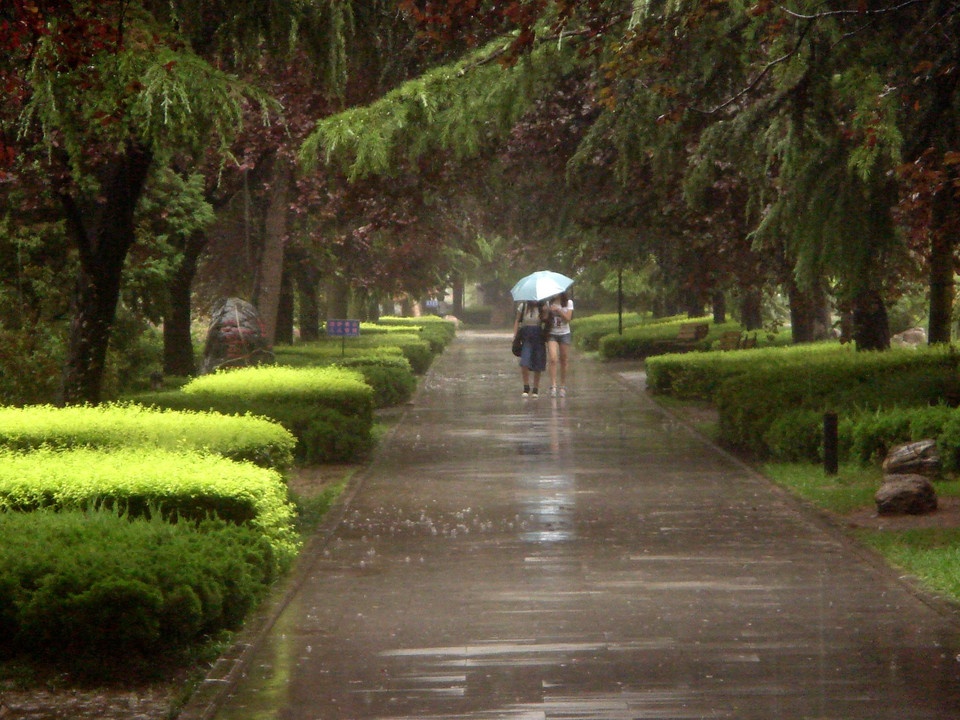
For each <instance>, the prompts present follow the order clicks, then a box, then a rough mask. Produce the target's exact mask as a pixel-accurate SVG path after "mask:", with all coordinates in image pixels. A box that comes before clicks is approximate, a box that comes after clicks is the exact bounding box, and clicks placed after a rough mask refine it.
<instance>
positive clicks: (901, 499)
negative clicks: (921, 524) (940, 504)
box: [874, 475, 937, 515]
mask: <svg viewBox="0 0 960 720" xmlns="http://www.w3.org/2000/svg"><path fill="white" fill-rule="evenodd" d="M874 497H875V499H876V501H877V513H878V514H880V515H925V514H927V513H931V512H933V511H935V510H936V509H937V491H936V489H934V487H933V483H931V482H930V480H929V479H928V478H925V477H924V476H923V475H887V476H886V477H884V479H883V485H881V486H880V489H879V490H877V493H876V495H875V496H874Z"/></svg>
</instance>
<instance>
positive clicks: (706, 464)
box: [216, 334, 960, 720]
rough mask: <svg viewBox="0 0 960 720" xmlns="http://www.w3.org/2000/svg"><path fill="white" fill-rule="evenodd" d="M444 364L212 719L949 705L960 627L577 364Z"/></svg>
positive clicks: (468, 351) (480, 354) (603, 375)
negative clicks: (537, 371)
mask: <svg viewBox="0 0 960 720" xmlns="http://www.w3.org/2000/svg"><path fill="white" fill-rule="evenodd" d="M508 343H509V338H508V337H507V336H506V335H504V336H502V337H499V336H490V335H486V336H484V335H479V336H478V335H471V334H467V335H466V336H464V337H461V338H459V339H458V340H457V342H456V343H454V345H453V346H452V347H451V348H450V349H449V350H448V351H447V353H446V354H445V355H444V356H443V357H442V358H440V360H439V361H438V363H437V366H436V367H435V370H434V372H432V373H431V375H429V376H428V377H427V378H426V379H425V380H424V382H423V388H422V391H421V393H420V394H419V396H418V398H417V400H416V403H415V405H414V407H413V408H412V409H411V410H410V412H409V413H408V415H407V417H406V419H405V422H404V423H403V425H402V426H401V427H400V428H398V429H397V431H396V432H395V433H394V435H393V436H392V437H391V438H390V439H389V442H388V443H387V444H386V446H385V448H384V451H383V452H382V453H381V454H380V455H379V456H378V459H377V461H376V462H375V463H374V465H373V467H372V468H371V470H370V472H369V473H368V474H367V476H366V477H365V478H364V479H363V481H362V486H361V487H360V488H359V490H358V492H357V493H356V495H355V497H354V498H353V499H352V502H351V504H350V506H349V507H348V508H347V509H346V511H345V512H344V514H343V518H342V521H341V522H340V523H339V525H338V526H337V528H336V529H335V531H334V532H333V534H332V536H331V538H330V540H329V542H328V543H327V544H326V545H325V547H323V548H322V550H321V551H320V552H319V554H318V556H317V557H316V558H315V560H314V562H313V564H312V565H311V567H310V568H309V573H308V575H307V577H306V578H305V580H304V582H303V585H302V587H301V589H300V591H299V592H298V593H297V594H296V596H295V597H294V598H293V599H292V601H291V602H290V604H289V605H288V607H287V608H286V610H285V612H283V613H282V614H281V615H280V616H279V618H278V620H277V623H276V624H275V627H274V629H273V631H272V632H271V633H270V634H269V635H268V636H267V637H266V638H265V639H264V641H263V642H262V644H261V645H260V646H259V647H258V649H257V651H256V653H254V654H253V660H252V662H251V663H250V665H249V667H248V668H247V671H246V678H245V679H244V681H243V682H241V683H240V684H239V685H238V687H237V688H236V689H235V691H234V692H233V694H232V696H231V697H230V698H229V700H228V702H227V703H226V704H225V705H224V706H223V707H222V709H221V710H220V712H219V714H217V715H216V717H217V718H218V719H219V720H268V719H270V720H273V719H277V720H280V719H283V720H307V719H310V720H315V719H316V718H323V719H324V720H336V719H341V718H342V719H348V718H349V719H352V720H362V719H364V718H398V719H399V718H471V719H480V720H483V719H486V718H491V719H492V718H516V719H521V720H526V719H527V718H543V719H545V720H546V719H547V718H550V719H560V718H562V719H563V720H574V719H577V718H583V719H584V720H586V719H606V718H611V719H617V720H620V719H627V718H631V719H633V718H736V719H738V720H744V719H752V718H757V719H758V720H759V719H761V718H762V719H763V720H771V719H775V718H823V719H825V718H833V719H836V720H840V719H841V718H847V719H849V718H871V720H873V719H880V720H884V719H886V718H889V719H891V720H893V718H896V719H897V720H912V719H920V718H945V717H960V673H958V662H957V655H958V653H960V642H958V633H957V629H956V626H955V625H954V624H953V623H952V622H950V621H948V620H947V619H945V618H943V617H941V616H940V615H938V614H937V613H935V612H932V611H931V610H930V608H929V607H927V606H926V605H924V604H923V603H921V602H919V601H918V600H917V599H916V598H915V597H914V596H913V595H912V594H911V593H909V592H907V591H906V590H905V589H904V588H903V587H902V586H901V585H899V584H898V583H896V582H893V581H891V580H890V579H889V577H888V576H887V575H886V574H884V573H879V572H877V571H876V570H875V569H874V568H873V567H872V566H870V565H868V564H865V563H864V562H863V561H862V560H861V559H860V558H859V557H858V556H857V555H856V554H854V553H851V551H850V549H849V547H848V546H847V545H846V543H845V542H844V541H843V540H842V539H841V538H840V537H839V536H837V535H835V534H834V533H832V532H830V531H828V530H826V529H825V528H823V527H821V526H820V525H819V524H818V523H817V522H816V521H814V520H812V519H810V518H808V517H807V516H806V515H804V514H803V513H800V512H798V511H797V509H796V507H795V506H794V504H793V503H792V502H789V501H785V500H784V499H783V498H782V497H781V496H780V495H779V494H778V493H776V492H774V491H771V490H770V488H769V487H768V486H767V484H766V483H765V482H764V481H762V480H761V479H758V478H756V477H755V476H753V475H751V474H750V473H749V472H747V471H746V470H745V469H743V468H742V467H740V466H739V465H737V464H736V463H735V462H733V461H731V460H729V459H728V458H726V457H725V456H723V455H722V454H719V453H716V452H715V451H713V450H712V449H710V448H709V447H708V446H706V445H704V444H703V443H702V442H701V441H699V440H697V439H696V438H694V437H692V436H691V435H689V434H688V433H686V432H685V431H684V430H683V428H680V427H677V426H676V425H674V424H673V423H671V422H670V421H668V420H667V419H666V418H665V416H664V415H662V414H661V413H659V412H658V411H657V410H656V409H655V408H653V407H652V406H650V405H649V404H648V403H647V401H646V400H645V398H644V397H643V396H642V394H641V393H639V392H636V391H634V390H632V389H630V388H628V387H627V386H626V385H624V384H623V383H621V382H620V381H619V380H618V379H617V378H616V377H615V376H614V375H613V374H612V373H610V372H609V371H608V370H607V369H605V368H602V367H599V366H594V365H591V364H590V363H589V362H588V361H586V360H585V359H583V358H581V357H576V358H575V364H574V368H573V377H572V382H571V383H570V385H571V387H572V392H571V395H570V396H569V397H567V398H564V399H551V398H545V397H542V398H539V399H537V400H529V399H527V400H524V399H522V398H520V397H519V384H518V377H519V374H518V372H517V370H516V367H515V365H514V363H513V359H512V357H511V356H510V355H509V353H508V352H505V349H506V347H507V346H508Z"/></svg>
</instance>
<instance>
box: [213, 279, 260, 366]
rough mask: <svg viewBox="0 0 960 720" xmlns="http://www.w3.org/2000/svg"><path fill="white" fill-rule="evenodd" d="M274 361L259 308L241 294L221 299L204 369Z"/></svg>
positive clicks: (216, 310) (215, 307) (214, 319)
mask: <svg viewBox="0 0 960 720" xmlns="http://www.w3.org/2000/svg"><path fill="white" fill-rule="evenodd" d="M265 362H273V352H272V350H271V349H270V344H269V343H268V342H267V337H266V335H265V333H264V329H263V322H261V320H260V313H259V312H258V311H257V309H256V308H255V307H254V306H253V305H251V304H250V303H248V302H247V301H246V300H241V299H240V298H235V297H230V298H224V299H222V300H220V301H219V302H218V303H217V304H216V305H214V307H213V311H212V312H211V313H210V327H209V328H208V330H207V342H206V345H205V346H204V351H203V365H202V367H201V373H203V374H205V373H210V372H213V371H214V370H219V369H220V368H227V367H247V366H251V365H259V364H261V363H265Z"/></svg>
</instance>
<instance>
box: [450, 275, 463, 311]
mask: <svg viewBox="0 0 960 720" xmlns="http://www.w3.org/2000/svg"><path fill="white" fill-rule="evenodd" d="M463 296H464V287H463V275H461V274H460V273H457V274H455V275H454V276H453V309H452V311H453V314H454V316H455V317H458V318H462V317H463Z"/></svg>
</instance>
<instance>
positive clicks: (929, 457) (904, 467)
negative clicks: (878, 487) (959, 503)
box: [883, 440, 941, 478]
mask: <svg viewBox="0 0 960 720" xmlns="http://www.w3.org/2000/svg"><path fill="white" fill-rule="evenodd" d="M940 469H941V462H940V452H939V451H938V450H937V441H936V440H917V441H916V442H909V443H903V444H901V445H895V446H894V447H892V448H891V449H890V452H888V453H887V457H886V458H885V459H884V461H883V473H884V475H924V476H926V477H929V478H937V477H939V476H940Z"/></svg>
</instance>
